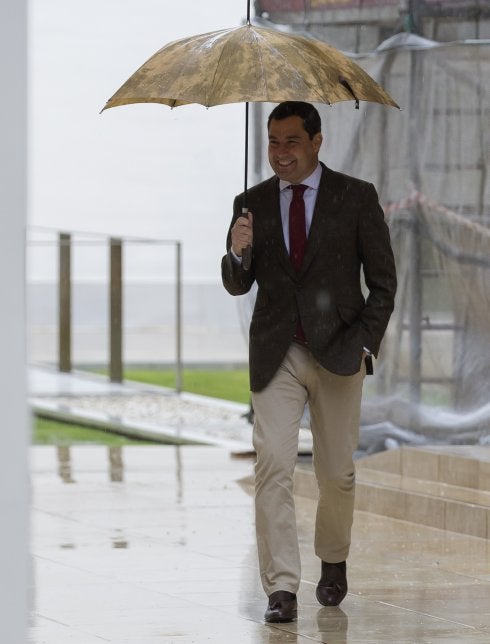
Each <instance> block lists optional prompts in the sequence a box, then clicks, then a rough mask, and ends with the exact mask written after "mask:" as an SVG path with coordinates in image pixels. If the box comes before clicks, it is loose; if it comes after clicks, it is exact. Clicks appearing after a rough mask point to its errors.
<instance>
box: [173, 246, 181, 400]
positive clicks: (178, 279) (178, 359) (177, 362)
mask: <svg viewBox="0 0 490 644" xmlns="http://www.w3.org/2000/svg"><path fill="white" fill-rule="evenodd" d="M175 255H176V257H175V260H176V266H175V275H176V277H175V347H176V351H175V353H176V356H175V389H176V391H177V393H179V394H180V392H181V391H182V243H181V242H179V241H178V242H176V244H175Z"/></svg>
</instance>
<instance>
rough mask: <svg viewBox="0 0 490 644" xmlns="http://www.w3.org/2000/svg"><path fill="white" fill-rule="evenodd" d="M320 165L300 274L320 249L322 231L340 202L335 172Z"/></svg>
mask: <svg viewBox="0 0 490 644" xmlns="http://www.w3.org/2000/svg"><path fill="white" fill-rule="evenodd" d="M321 165H322V168H323V172H322V176H321V179H320V185H319V186H318V195H317V198H316V203H315V209H314V211H313V218H312V220H311V226H310V232H309V235H308V242H307V244H306V251H305V256H304V259H303V265H302V266H301V271H300V275H302V274H304V273H305V271H306V270H308V267H309V265H310V264H311V262H312V260H313V258H314V257H315V255H316V254H317V253H318V252H319V250H320V249H321V247H322V241H323V237H324V233H325V231H326V230H328V228H329V227H331V226H332V224H334V222H335V220H336V216H337V214H338V211H339V209H340V206H341V204H342V197H341V191H339V189H338V187H339V185H338V184H339V182H338V179H337V175H336V173H335V172H333V171H332V170H330V169H329V168H327V167H326V166H325V165H324V164H323V163H322V164H321Z"/></svg>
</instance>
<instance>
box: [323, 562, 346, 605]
mask: <svg viewBox="0 0 490 644" xmlns="http://www.w3.org/2000/svg"><path fill="white" fill-rule="evenodd" d="M346 595H347V574H346V564H345V561H341V562H339V563H335V564H331V563H327V562H326V561H322V576H321V577H320V581H319V582H318V586H317V587H316V598H317V599H318V601H319V602H320V604H323V606H338V605H339V604H340V602H341V601H342V600H343V599H344V597H345V596H346Z"/></svg>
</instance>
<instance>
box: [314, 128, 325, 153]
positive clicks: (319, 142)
mask: <svg viewBox="0 0 490 644" xmlns="http://www.w3.org/2000/svg"><path fill="white" fill-rule="evenodd" d="M322 143H323V135H322V133H321V132H317V133H316V134H315V136H314V137H313V145H314V146H315V152H318V151H319V150H320V148H321V145H322Z"/></svg>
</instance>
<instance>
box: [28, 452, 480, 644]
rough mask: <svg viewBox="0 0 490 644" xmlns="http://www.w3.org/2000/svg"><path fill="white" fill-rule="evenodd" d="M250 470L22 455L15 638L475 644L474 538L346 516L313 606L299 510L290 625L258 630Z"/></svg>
mask: <svg viewBox="0 0 490 644" xmlns="http://www.w3.org/2000/svg"><path fill="white" fill-rule="evenodd" d="M252 471H253V461H252V460H246V459H232V458H230V455H229V453H228V452H227V451H225V450H223V449H219V448H212V447H191V446H181V447H174V446H164V447H150V446H131V447H123V448H120V447H118V448H106V447H63V448H52V447H36V448H33V450H32V482H33V511H32V517H33V518H32V557H33V563H34V569H35V575H34V579H35V589H34V594H35V599H34V610H33V613H34V618H33V625H32V627H31V629H30V633H29V641H30V642H31V643H33V644H44V643H45V642H46V643H49V644H68V643H70V644H72V643H75V644H96V643H98V644H100V642H113V643H117V644H157V642H158V643H159V644H181V643H184V644H190V643H191V642H195V643H198V644H200V643H201V642H203V643H204V642H213V644H221V643H226V644H229V643H231V642H237V643H239V644H263V643H274V644H283V643H289V642H295V643H300V644H306V643H307V642H310V643H311V642H312V641H313V642H328V643H329V644H340V643H343V644H361V643H362V644H382V643H385V642H390V643H393V644H395V643H396V644H402V643H412V644H429V642H430V643H438V644H442V643H449V642H450V643H453V644H466V643H469V644H472V643H475V642H482V643H483V642H485V643H486V644H488V642H490V545H489V542H488V541H487V540H484V539H478V538H476V537H468V536H465V535H460V534H456V533H450V532H444V531H442V530H437V529H434V528H428V527H426V526H418V525H415V524H410V523H406V522H403V521H399V520H395V519H388V518H385V517H381V516H377V515H373V514H369V513H367V512H356V516H355V522H354V531H353V546H352V552H351V557H350V559H349V580H350V592H349V594H348V595H347V598H346V599H345V601H344V602H343V604H342V606H341V607H340V608H324V607H321V606H320V605H319V604H318V603H317V601H316V599H315V585H316V582H317V579H318V574H319V562H318V560H317V559H316V557H315V556H314V554H313V547H312V542H313V535H312V531H313V525H314V512H315V503H314V502H313V501H312V500H310V499H306V498H301V497H297V517H298V526H299V533H300V542H301V551H302V563H303V581H302V584H301V588H300V591H299V618H298V622H297V623H294V624H283V625H276V626H266V625H265V624H264V623H263V613H264V609H265V603H266V600H265V597H264V595H263V591H262V589H261V587H260V583H259V579H258V571H257V560H256V550H255V536H254V527H253V499H252V495H251V490H250V488H248V487H247V486H246V485H245V484H244V483H243V481H244V480H246V478H247V477H249V476H250V475H251V474H252ZM239 481H241V483H240V484H239V483H238V482H239ZM66 483H70V485H66Z"/></svg>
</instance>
